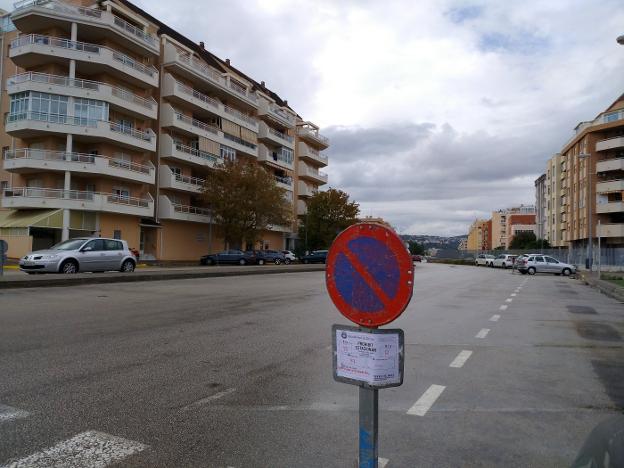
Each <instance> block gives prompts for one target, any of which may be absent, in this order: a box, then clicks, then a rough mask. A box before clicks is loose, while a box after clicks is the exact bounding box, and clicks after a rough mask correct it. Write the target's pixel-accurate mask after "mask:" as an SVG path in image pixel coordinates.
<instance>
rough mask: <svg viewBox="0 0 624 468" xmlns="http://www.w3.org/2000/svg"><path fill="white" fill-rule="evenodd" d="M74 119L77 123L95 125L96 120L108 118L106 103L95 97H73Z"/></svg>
mask: <svg viewBox="0 0 624 468" xmlns="http://www.w3.org/2000/svg"><path fill="white" fill-rule="evenodd" d="M74 116H75V118H74V121H75V122H76V124H77V125H89V126H95V125H96V123H97V121H98V120H106V121H107V120H108V104H107V103H105V102H103V101H96V100H95V99H82V98H75V99H74Z"/></svg>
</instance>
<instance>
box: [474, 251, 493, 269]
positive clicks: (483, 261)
mask: <svg viewBox="0 0 624 468" xmlns="http://www.w3.org/2000/svg"><path fill="white" fill-rule="evenodd" d="M493 264H494V255H488V254H479V255H477V258H476V259H475V265H476V266H481V265H485V266H492V265H493Z"/></svg>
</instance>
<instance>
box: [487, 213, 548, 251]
mask: <svg viewBox="0 0 624 468" xmlns="http://www.w3.org/2000/svg"><path fill="white" fill-rule="evenodd" d="M491 221H492V248H493V249H496V248H503V249H508V248H509V246H510V245H511V241H512V240H513V237H514V235H515V234H516V233H518V232H527V231H529V232H536V231H537V228H536V225H535V223H536V211H535V206H533V205H520V206H516V207H512V208H505V209H501V210H498V211H494V212H492V219H491Z"/></svg>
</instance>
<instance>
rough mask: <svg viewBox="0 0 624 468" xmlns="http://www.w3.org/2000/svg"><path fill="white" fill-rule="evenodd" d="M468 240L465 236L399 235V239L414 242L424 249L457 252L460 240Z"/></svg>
mask: <svg viewBox="0 0 624 468" xmlns="http://www.w3.org/2000/svg"><path fill="white" fill-rule="evenodd" d="M467 238H468V236H467V235H463V236H452V237H444V236H425V235H419V234H401V239H403V240H404V241H405V242H407V241H415V242H418V243H419V244H421V245H423V246H424V247H425V248H426V249H431V248H434V249H443V250H447V249H451V250H457V247H458V246H459V243H460V242H461V241H462V240H466V239H467Z"/></svg>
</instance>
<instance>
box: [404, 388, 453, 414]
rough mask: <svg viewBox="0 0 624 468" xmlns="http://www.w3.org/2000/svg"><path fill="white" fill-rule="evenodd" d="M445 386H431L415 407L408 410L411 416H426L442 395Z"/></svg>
mask: <svg viewBox="0 0 624 468" xmlns="http://www.w3.org/2000/svg"><path fill="white" fill-rule="evenodd" d="M445 388H446V387H445V386H444V385H431V386H430V387H429V388H428V389H427V391H426V392H425V393H423V394H422V396H421V397H420V398H419V399H418V401H417V402H416V403H414V405H413V406H412V407H411V408H410V409H408V410H407V413H406V414H409V415H410V416H424V415H425V414H427V412H428V411H429V410H430V409H431V407H432V406H433V404H434V403H435V402H436V400H437V399H438V398H439V397H440V395H442V392H443V391H444V389H445Z"/></svg>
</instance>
